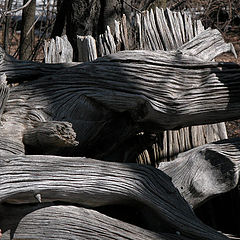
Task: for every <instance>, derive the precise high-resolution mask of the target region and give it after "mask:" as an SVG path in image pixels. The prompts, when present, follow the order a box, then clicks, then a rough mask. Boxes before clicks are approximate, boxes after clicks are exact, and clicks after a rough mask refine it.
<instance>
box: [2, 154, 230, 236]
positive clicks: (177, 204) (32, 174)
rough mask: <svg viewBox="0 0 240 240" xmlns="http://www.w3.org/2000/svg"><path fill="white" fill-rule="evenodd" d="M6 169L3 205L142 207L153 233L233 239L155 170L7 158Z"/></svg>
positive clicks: (83, 160)
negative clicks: (201, 217)
mask: <svg viewBox="0 0 240 240" xmlns="http://www.w3.org/2000/svg"><path fill="white" fill-rule="evenodd" d="M56 166H57V168H56ZM0 167H1V173H0V202H1V203H17V204H24V203H36V202H38V201H40V202H41V203H45V202H56V201H61V202H68V203H71V204H73V203H76V204H80V205H81V206H85V207H91V208H93V207H100V206H106V205H114V204H123V205H128V206H132V207H134V206H135V207H136V206H137V209H138V210H139V211H140V213H141V214H142V216H143V218H144V219H145V220H146V222H147V223H148V224H149V226H148V227H146V228H149V230H152V231H155V232H158V233H161V232H167V233H176V232H179V233H180V234H181V235H182V236H183V237H184V236H186V237H189V238H190V239H209V240H210V239H211V240H213V239H218V240H220V239H227V238H226V237H224V236H223V235H221V234H220V233H218V232H216V231H215V230H213V229H211V228H210V227H208V226H206V225H204V224H203V223H202V222H201V221H199V220H198V219H197V218H196V216H195V215H194V213H193V212H192V210H191V208H190V207H189V205H188V204H187V203H186V202H185V200H184V199H183V198H181V196H180V194H179V192H178V191H177V190H176V188H175V187H174V186H173V185H172V183H171V180H170V178H169V177H168V176H167V175H165V174H164V173H163V172H161V171H159V170H157V169H155V168H152V167H150V166H149V167H148V166H142V165H137V164H120V163H107V164H106V163H105V162H102V161H96V160H93V159H87V158H66V157H65V158H63V157H56V156H22V157H21V156H18V157H4V158H3V157H2V158H1V159H0ZM5 214H6V213H4V212H3V213H1V216H4V215H5ZM0 228H2V227H1V226H0Z"/></svg>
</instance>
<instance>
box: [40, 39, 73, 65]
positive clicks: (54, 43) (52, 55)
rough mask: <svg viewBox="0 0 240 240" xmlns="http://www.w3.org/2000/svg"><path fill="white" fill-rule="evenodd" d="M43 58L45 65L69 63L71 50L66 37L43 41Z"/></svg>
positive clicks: (71, 55)
mask: <svg viewBox="0 0 240 240" xmlns="http://www.w3.org/2000/svg"><path fill="white" fill-rule="evenodd" d="M44 58H45V62H46V63H68V62H69V63H71V62H72V58H73V49H72V46H71V44H70V43H69V41H68V39H67V36H66V35H64V36H62V37H58V36H57V37H56V39H51V40H49V41H45V45H44Z"/></svg>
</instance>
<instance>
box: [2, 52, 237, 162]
mask: <svg viewBox="0 0 240 240" xmlns="http://www.w3.org/2000/svg"><path fill="white" fill-rule="evenodd" d="M18 64H20V62H19V61H18ZM21 65H22V67H21V68H17V71H16V70H15V71H14V74H15V76H16V75H18V77H19V78H21V77H20V76H21V74H22V70H23V69H24V68H25V70H26V71H24V74H23V75H22V78H24V77H26V75H25V74H26V73H27V74H29V76H30V75H31V74H30V73H31V72H32V75H33V78H34V76H36V74H39V69H40V70H41V74H43V73H44V72H45V71H44V69H46V75H45V76H43V77H41V78H38V79H36V80H35V81H29V82H26V83H23V84H20V85H19V86H15V87H13V88H11V94H10V96H9V99H8V101H7V104H6V107H5V112H4V114H3V120H2V122H3V124H7V123H8V124H15V125H16V124H22V125H26V124H27V123H28V122H29V121H30V122H31V121H40V122H44V121H67V122H70V123H71V124H72V126H73V129H74V131H75V132H76V135H77V136H76V140H77V141H78V142H79V143H80V144H79V147H80V149H79V152H80V154H81V155H82V156H83V155H85V156H86V155H87V156H91V157H95V158H103V155H104V154H105V155H106V154H108V153H106V152H107V151H112V152H113V151H114V149H116V148H117V147H119V146H120V145H121V144H122V143H123V142H124V141H126V139H129V138H130V137H131V136H135V135H136V134H138V133H139V132H143V131H146V132H159V131H162V130H166V129H169V130H172V129H176V128H177V129H178V128H181V127H184V126H191V125H198V124H206V123H215V122H221V121H226V120H231V119H234V118H235V119H237V118H239V98H238V94H239V91H240V84H239V77H240V68H239V65H237V64H233V63H232V64H231V63H230V64H229V63H216V62H207V63H205V62H203V61H202V60H201V59H199V58H195V57H193V56H188V55H184V54H181V53H179V52H177V51H173V52H165V51H155V52H152V51H146V50H142V51H141V50H138V51H123V52H118V53H115V54H111V55H108V56H105V57H103V58H98V59H97V60H95V61H93V62H88V63H84V64H78V65H76V66H73V67H66V68H62V70H61V71H58V74H57V75H55V74H54V73H56V68H55V69H54V70H52V73H53V74H51V75H49V71H50V68H49V67H48V65H46V64H40V63H38V64H35V63H30V62H28V63H26V62H21ZM29 66H30V67H29ZM39 66H40V68H39ZM5 67H6V65H5V64H2V65H1V68H2V70H3V71H6V73H7V74H8V73H9V71H8V70H7V69H5V70H4V68H5ZM11 67H14V64H13V65H11ZM58 67H59V66H58ZM19 69H20V70H19ZM21 69H22V70H21ZM10 76H11V74H10ZM38 76H39V75H38ZM19 78H18V79H19ZM50 82H51V84H49V83H50ZM106 136H108V137H106ZM116 136H117V138H118V139H119V141H118V142H113V141H112V139H113V138H116ZM104 146H105V149H104ZM104 151H106V152H105V153H104ZM102 153H103V155H102ZM89 154H93V155H89Z"/></svg>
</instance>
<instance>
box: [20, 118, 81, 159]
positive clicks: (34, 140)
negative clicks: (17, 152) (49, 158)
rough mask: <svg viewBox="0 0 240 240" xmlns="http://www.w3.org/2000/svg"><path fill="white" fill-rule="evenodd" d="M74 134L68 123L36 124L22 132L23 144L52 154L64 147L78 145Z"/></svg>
mask: <svg viewBox="0 0 240 240" xmlns="http://www.w3.org/2000/svg"><path fill="white" fill-rule="evenodd" d="M75 138H76V133H75V132H74V130H73V129H72V124H70V123H68V122H36V123H33V127H31V128H27V129H26V130H25V131H24V135H23V143H24V144H25V145H26V146H31V147H33V148H34V149H35V150H38V149H39V150H40V151H41V152H45V153H47V154H54V153H56V152H58V151H59V150H60V149H62V148H65V147H74V146H77V145H78V142H77V141H75Z"/></svg>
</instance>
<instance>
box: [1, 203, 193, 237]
mask: <svg viewBox="0 0 240 240" xmlns="http://www.w3.org/2000/svg"><path fill="white" fill-rule="evenodd" d="M0 214H1V219H0V227H1V228H2V231H3V238H2V240H8V239H38V240H45V239H58V240H59V239H61V240H64V239H66V240H68V239H83V240H85V239H109V240H113V239H116V240H119V239H126V238H127V239H131V240H141V239H149V240H150V239H158V240H174V239H176V240H177V239H182V240H189V238H186V237H182V236H179V235H178V234H177V233H175V234H160V233H156V232H152V231H149V230H146V229H143V228H140V227H138V226H136V225H132V224H129V223H126V222H123V221H120V220H117V219H114V218H111V217H108V216H106V215H104V214H101V213H99V212H97V211H95V210H90V209H86V208H82V207H75V206H66V205H65V206H61V205H60V206H51V205H49V204H45V205H37V206H26V205H25V206H24V205H23V206H14V205H7V206H6V205H5V206H2V207H0Z"/></svg>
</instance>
